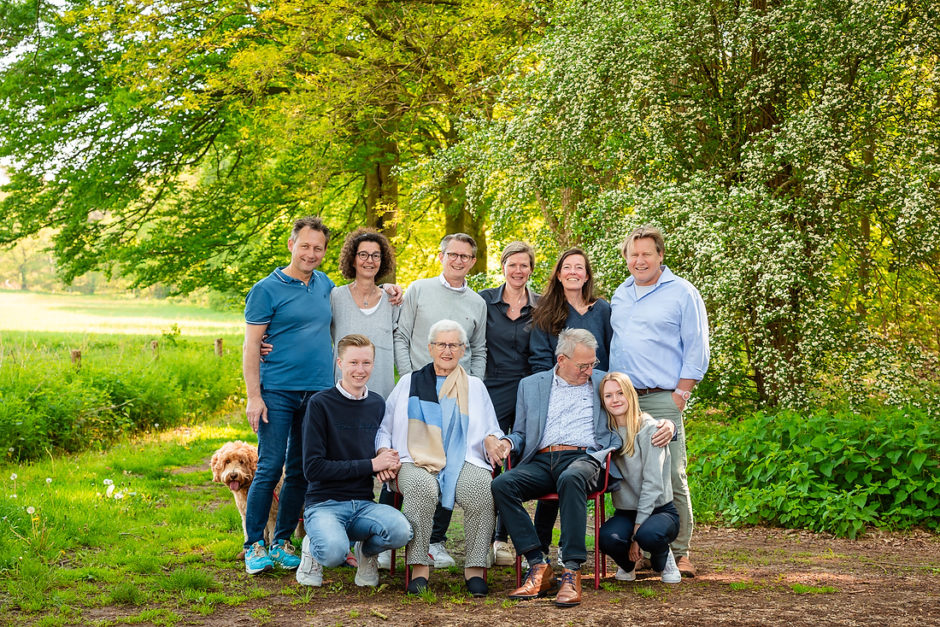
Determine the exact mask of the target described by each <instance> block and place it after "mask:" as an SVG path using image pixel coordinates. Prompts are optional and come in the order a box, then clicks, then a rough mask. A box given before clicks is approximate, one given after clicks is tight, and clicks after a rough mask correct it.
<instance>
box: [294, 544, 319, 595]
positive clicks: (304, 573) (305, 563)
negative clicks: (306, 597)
mask: <svg viewBox="0 0 940 627" xmlns="http://www.w3.org/2000/svg"><path fill="white" fill-rule="evenodd" d="M296 577H297V583H299V584H300V585H302V586H317V587H320V586H322V585H323V565H322V564H320V562H318V561H317V560H315V559H313V555H311V554H310V536H307V537H305V538H304V543H303V546H302V547H301V551H300V566H298V567H297V575H296Z"/></svg>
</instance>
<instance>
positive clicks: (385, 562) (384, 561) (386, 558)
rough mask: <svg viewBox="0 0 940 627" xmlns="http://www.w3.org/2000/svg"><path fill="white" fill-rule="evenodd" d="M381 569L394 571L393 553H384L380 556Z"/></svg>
mask: <svg viewBox="0 0 940 627" xmlns="http://www.w3.org/2000/svg"><path fill="white" fill-rule="evenodd" d="M378 564H379V568H381V569H382V570H391V569H392V552H391V551H382V552H381V553H379V556H378Z"/></svg>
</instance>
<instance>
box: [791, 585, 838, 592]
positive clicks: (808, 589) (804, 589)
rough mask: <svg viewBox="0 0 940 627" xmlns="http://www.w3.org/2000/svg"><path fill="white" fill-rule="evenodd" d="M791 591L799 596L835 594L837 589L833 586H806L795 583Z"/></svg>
mask: <svg viewBox="0 0 940 627" xmlns="http://www.w3.org/2000/svg"><path fill="white" fill-rule="evenodd" d="M790 589H791V590H793V591H794V592H795V593H797V594H833V593H834V592H835V591H836V589H835V588H833V587H832V586H806V585H803V584H801V583H795V584H792V585H791V586H790Z"/></svg>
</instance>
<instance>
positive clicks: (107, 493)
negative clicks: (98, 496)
mask: <svg viewBox="0 0 940 627" xmlns="http://www.w3.org/2000/svg"><path fill="white" fill-rule="evenodd" d="M113 493H114V484H113V483H109V484H108V489H107V491H105V493H104V494H105V496H107V497H108V498H111V495H112V494H113Z"/></svg>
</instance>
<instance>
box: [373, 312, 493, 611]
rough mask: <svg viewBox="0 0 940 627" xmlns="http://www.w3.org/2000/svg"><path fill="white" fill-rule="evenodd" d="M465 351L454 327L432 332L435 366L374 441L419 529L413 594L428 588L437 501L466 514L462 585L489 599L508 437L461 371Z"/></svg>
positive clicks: (395, 394)
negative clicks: (498, 468)
mask: <svg viewBox="0 0 940 627" xmlns="http://www.w3.org/2000/svg"><path fill="white" fill-rule="evenodd" d="M466 345H467V333H466V331H464V329H463V327H461V326H460V324H458V323H457V322H454V321H453V320H441V321H440V322H438V323H437V324H435V325H434V326H432V327H431V330H430V333H429V334H428V349H429V351H430V353H431V357H432V359H433V361H432V362H431V363H430V364H428V365H427V366H425V367H424V368H421V369H420V370H416V371H414V372H412V373H410V374H406V375H405V376H403V377H402V378H401V380H399V382H398V384H397V385H396V386H395V389H394V390H392V393H391V395H389V397H388V402H387V404H386V408H385V418H384V420H383V421H382V425H381V427H379V431H378V433H377V434H376V438H375V447H376V450H377V452H379V453H381V452H382V451H383V450H384V449H387V448H391V449H394V450H396V451H398V454H399V458H400V460H401V468H400V469H399V470H398V471H397V476H395V471H383V472H381V473H379V475H378V477H379V479H380V480H382V481H388V482H389V483H390V485H391V487H392V488H393V489H394V490H396V491H398V492H400V493H401V495H402V497H403V501H402V510H401V511H402V513H403V514H404V515H405V518H407V519H408V522H410V523H411V526H412V528H413V529H414V537H413V538H412V540H411V542H409V543H408V547H407V561H408V565H410V566H412V579H411V583H410V584H409V585H408V592H409V593H412V594H417V593H420V592H422V591H423V590H425V589H427V586H428V577H429V576H430V564H431V560H430V559H429V557H428V546H429V544H430V541H431V527H432V519H433V518H434V510H435V508H436V507H437V503H438V501H440V503H441V505H442V506H443V507H445V508H447V509H453V508H454V503H455V502H456V503H457V504H458V505H460V507H462V508H463V511H464V531H465V533H466V538H467V542H466V546H467V555H466V560H465V563H464V566H465V568H464V579H465V580H466V583H467V589H468V590H469V591H470V593H471V594H472V595H474V596H484V595H486V593H487V586H486V582H485V581H484V580H483V574H484V568H486V566H487V554H488V552H489V545H490V539H491V538H492V536H493V526H494V524H495V514H494V510H493V496H492V492H491V491H490V482H491V481H492V476H491V474H490V472H491V469H492V466H493V465H492V464H491V463H490V459H497V457H496V455H494V453H495V452H496V451H497V449H498V442H499V438H500V437H502V435H503V432H502V431H501V430H500V428H499V423H498V422H497V421H496V412H495V411H493V404H492V402H490V397H489V395H488V394H487V392H486V387H484V385H483V381H481V380H480V379H478V378H477V377H472V376H470V375H468V374H467V372H466V371H465V370H464V369H463V368H462V367H461V366H460V363H459V362H460V358H461V357H462V356H463V353H464V349H465V347H466Z"/></svg>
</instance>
